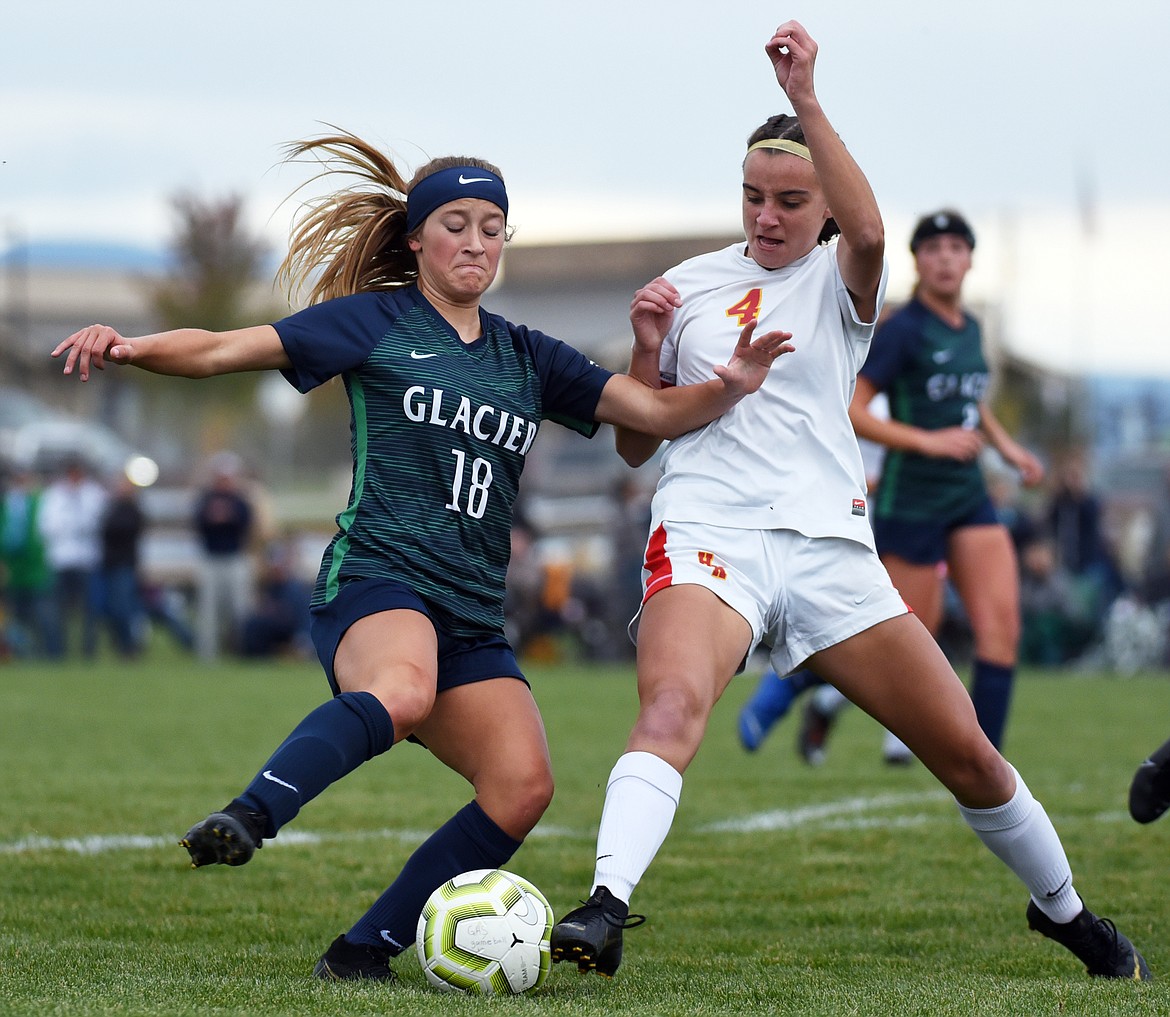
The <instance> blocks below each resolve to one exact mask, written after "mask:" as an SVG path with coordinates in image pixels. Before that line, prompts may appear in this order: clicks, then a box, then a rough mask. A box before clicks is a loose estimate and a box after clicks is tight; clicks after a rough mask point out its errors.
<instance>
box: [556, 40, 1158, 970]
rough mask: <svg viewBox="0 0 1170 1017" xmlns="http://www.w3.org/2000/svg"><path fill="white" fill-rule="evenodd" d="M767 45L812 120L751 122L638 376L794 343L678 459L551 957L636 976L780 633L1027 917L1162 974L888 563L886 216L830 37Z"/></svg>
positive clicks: (648, 298)
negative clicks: (749, 684) (874, 415)
mask: <svg viewBox="0 0 1170 1017" xmlns="http://www.w3.org/2000/svg"><path fill="white" fill-rule="evenodd" d="M764 48H765V52H766V53H767V56H768V58H769V60H770V62H771V67H772V70H773V71H774V73H775V77H776V81H777V83H778V84H779V85H780V87H781V88H782V89H783V90H784V93H785V95H786V96H787V97H788V100H789V102H791V103H792V107H793V110H794V112H795V116H789V115H787V114H779V115H777V116H774V117H771V118H769V119H768V120H767V121H766V122H765V123H763V124H761V125H760V126H759V127H757V128H756V130H755V131H753V132H752V134H751V135H750V136H749V137H748V143H747V147H746V151H745V152H744V153H743V155H742V159H743V162H742V173H743V190H742V206H741V207H742V216H743V228H744V237H745V239H744V240H742V241H739V242H738V243H735V244H732V245H731V246H729V247H726V248H724V249H723V250H719V251H713V252H711V253H709V254H704V255H700V256H699V257H697V258H692V259H690V260H689V261H686V262H684V263H683V264H681V265H678V266H676V267H674V268H672V269H670V270H669V271H668V272H667V273H666V274H665V276H663V277H661V278H659V279H656V280H654V281H652V282H651V283H649V284H648V285H647V286H645V287H643V288H642V289H641V290H639V291H638V294H637V295H636V299H635V304H634V306H635V307H636V308H641V307H645V308H648V309H649V308H657V313H656V314H652V313H641V314H639V316H638V319H637V320H633V321H632V324H633V326H634V335H635V345H634V351H633V358H632V361H631V372H633V373H635V374H637V375H638V376H639V377H642V378H643V379H645V380H646V381H647V383H657V384H660V385H662V386H664V387H671V386H677V387H681V388H686V387H688V386H689V385H692V384H699V383H701V382H702V381H703V379H704V378H705V376H706V373H707V371H709V369H710V365H712V364H715V363H719V362H720V361H721V359H722V357H723V356H724V355H725V354H726V352H727V350H728V349H729V348H730V346H731V345H732V344H733V343H734V341H735V336H736V334H737V331H738V329H739V328H740V327H741V326H742V325H743V323H744V322H745V321H748V320H758V321H759V322H760V327H761V328H769V327H775V323H776V322H779V321H783V322H784V323H785V326H784V327H785V328H786V329H790V330H791V332H792V333H793V336H794V345H795V346H796V350H795V352H793V353H792V354H790V355H789V356H786V357H785V358H784V359H783V361H781V363H780V364H779V365H778V366H777V368H776V369H775V370H774V371H773V372H771V373H770V374H769V375H768V377H767V378H766V379H765V380H764V383H763V384H762V386H761V388H760V391H759V392H757V393H756V394H755V395H753V396H752V398H751V399H749V400H744V401H743V402H741V403H740V404H739V405H738V406H736V407H735V408H734V409H732V410H730V411H729V412H728V413H726V414H724V415H723V416H721V417H719V418H718V419H716V420H713V421H712V422H711V423H710V424H708V425H706V426H705V427H703V428H700V429H699V430H697V431H695V432H692V433H691V434H688V435H684V436H683V437H682V438H679V439H677V440H675V441H672V443H671V445H670V447H669V448H668V449H667V450H666V452H665V454H664V455H663V458H662V477H661V479H660V480H659V483H658V488H657V491H656V492H655V495H654V501H653V503H652V506H651V515H652V519H651V523H650V527H651V528H650V537H649V540H648V542H647V547H646V557H645V562H644V566H643V570H642V576H643V596H642V604H641V608H640V611H639V613H638V616H637V618H636V619H635V623H636V627H637V670H638V716H637V718H636V720H635V721H634V724H633V727H632V729H631V731H630V734H629V738H628V739H627V742H626V748H625V752H624V753H623V754H622V755H621V756H620V757H619V759H618V760H617V762H616V763H615V764H614V767H613V769H612V770H611V771H610V773H609V778H608V780H607V782H606V788H605V801H604V804H603V805H602V809H601V821H600V826H599V830H598V835H597V845H596V852H595V854H594V870H593V882H592V889H591V890H590V893H589V898H588V899H587V900H586V901H585V902H584V903H583V904H582V905H581V906H580V907H578V908H574V909H573V910H572V911H570V912H569V913H568V914H566V915H564V916H563V917H562V918H561V919H560V921H559V922H557V923H556V925H555V926H554V927H553V931H552V935H551V937H550V952H551V955H552V959H553V960H554V961H568V962H570V963H575V964H576V966H577V969H578V970H579V971H582V972H588V971H597V972H598V973H600V974H603V975H613V974H614V973H615V972H616V971H617V969H618V966H619V965H620V963H621V959H622V950H623V929H625V928H629V927H631V926H632V925H636V924H639V919H640V918H641V916H634V915H631V914H630V910H629V909H630V900H631V896H632V894H633V892H634V890H635V889H636V887H637V886H638V884H639V882H640V881H641V879H642V877H643V875H644V874H645V873H646V871H647V869H648V868H649V866H650V864H651V862H652V861H653V859H654V857H655V855H656V854H657V853H658V851H659V849H660V848H661V847H662V846H663V844H664V843H665V840H666V837H667V835H668V833H669V831H670V827H671V825H672V823H673V822H674V816H675V812H676V810H677V809H678V808H679V805H680V801H681V796H682V788H683V773H684V771H685V770H686V769H687V767H688V766H689V765H690V763H691V761H692V760H693V759H694V757H695V754H696V753H697V752H698V750H699V747H700V745H701V743H702V740H703V736H704V734H705V732H706V730H707V726H708V723H709V720H710V717H711V711H712V710H713V709H714V706H715V703H716V702H718V700H719V697H720V696H721V695H722V694H723V692H724V691H725V690H726V688H727V686H728V685H729V684H730V682H731V680H732V678H733V677H734V676H735V674H736V673H737V672H738V671H740V670H741V669H742V668H743V666H744V664H745V662H746V660H747V659H748V658H749V657H750V655H751V653H752V651H753V650H754V649H755V648H756V647H757V646H759V645H761V644H763V645H767V646H768V647H769V648H770V658H771V661H772V665H773V667H775V668H776V670H777V672H778V673H780V674H787V673H789V672H791V671H793V670H795V669H796V668H798V667H800V666H803V665H805V664H807V666H809V667H810V668H812V669H813V670H814V671H816V672H817V673H819V674H821V675H822V676H824V677H825V678H826V679H827V680H829V681H831V682H832V683H833V684H834V685H835V686H837V687H838V688H839V689H840V690H841V691H842V692H843V693H845V694H846V695H847V696H848V697H849V698H850V699H852V700H853V701H854V702H856V703H857V704H858V705H859V706H861V707H862V708H863V709H865V710H866V712H868V713H869V714H870V715H871V716H873V717H874V718H875V719H877V720H878V721H879V722H881V723H882V724H883V725H885V726H886V727H888V728H890V729H891V730H893V731H894V733H895V734H897V735H899V737H901V738H902V739H903V740H904V741H905V742H906V743H907V745H909V746H910V748H911V749H912V750H913V751H914V753H915V755H916V756H918V758H919V759H921V760H922V762H923V763H924V764H925V765H926V766H927V767H928V768H929V769H930V771H931V772H932V773H933V774H934V775H935V776H936V777H937V778H938V779H939V781H940V782H941V783H942V784H943V785H944V786H945V787H946V788H947V790H948V791H949V792H950V793H951V794H952V795H953V797H954V799H955V801H956V804H957V805H958V809H959V813H960V815H961V816H962V818H963V819H964V820H965V821H966V823H967V824H968V825H969V826H970V827H971V829H972V830H973V831H974V832H975V833H976V835H977V836H978V837H979V839H980V840H981V841H982V842H983V843H984V845H985V846H986V847H987V848H988V849H989V850H990V851H991V852H992V853H993V854H994V855H995V856H996V857H997V858H999V859H1000V860H1001V861H1002V862H1003V863H1004V864H1005V865H1006V866H1007V867H1008V868H1009V869H1010V870H1011V871H1012V873H1013V874H1014V875H1015V876H1016V877H1017V878H1018V879H1019V880H1020V881H1021V882H1022V883H1023V885H1024V886H1025V887H1026V888H1027V890H1028V894H1029V899H1028V903H1027V905H1026V910H1025V916H1026V920H1027V922H1028V925H1029V927H1030V928H1032V929H1034V930H1037V931H1039V932H1041V933H1043V934H1044V935H1045V936H1047V937H1049V938H1050V939H1053V940H1055V941H1056V942H1057V943H1059V944H1061V945H1062V946H1064V947H1066V948H1067V949H1069V950H1070V951H1072V953H1073V954H1074V955H1075V956H1077V957H1078V958H1079V959H1080V960H1081V961H1082V962H1083V963H1084V964H1085V967H1086V970H1087V971H1088V973H1089V974H1090V975H1094V976H1099V977H1107V978H1129V979H1135V980H1144V979H1146V978H1148V977H1149V969H1148V968H1147V966H1146V964H1145V961H1144V960H1143V959H1142V957H1141V954H1139V953H1138V952H1137V950H1136V949H1134V946H1133V944H1132V943H1131V942H1130V941H1129V940H1128V939H1127V938H1126V937H1125V936H1124V935H1122V934H1121V933H1120V932H1118V931H1117V929H1116V927H1115V926H1114V925H1113V923H1112V922H1111V921H1110V920H1109V919H1104V918H1098V917H1097V916H1096V915H1095V914H1093V913H1092V912H1091V911H1090V910H1089V909H1088V908H1087V907H1085V905H1084V902H1083V901H1082V900H1081V897H1080V895H1079V893H1078V892H1077V889H1076V887H1075V886H1074V882H1073V874H1072V869H1071V868H1070V866H1069V862H1068V859H1067V857H1066V855H1065V852H1064V847H1063V846H1062V844H1061V842H1060V838H1059V836H1058V835H1057V833H1056V830H1055V829H1054V828H1053V826H1052V822H1051V820H1050V819H1049V818H1048V814H1047V813H1046V811H1045V810H1044V807H1043V806H1042V805H1041V803H1040V802H1038V801H1037V800H1036V799H1035V798H1034V797H1033V796H1032V793H1031V791H1030V790H1029V789H1028V786H1027V784H1026V783H1025V782H1024V780H1023V778H1022V777H1021V775H1020V774H1019V773H1018V772H1017V771H1016V769H1015V768H1014V767H1013V766H1012V765H1011V764H1010V763H1008V762H1007V760H1005V759H1004V758H1003V756H1002V755H1000V753H999V752H998V751H997V750H996V748H995V746H994V745H992V743H991V742H990V741H989V740H988V738H987V735H986V734H985V733H984V732H983V730H982V729H981V727H980V725H979V723H978V720H977V718H976V715H975V710H974V708H973V707H972V705H971V699H970V697H969V696H968V694H967V690H966V689H965V688H964V687H963V684H962V682H961V681H960V680H959V678H958V676H957V675H956V674H955V672H954V670H953V669H952V668H951V666H950V665H949V663H948V662H947V659H946V657H945V656H944V655H943V653H942V651H941V650H940V649H939V647H938V644H937V643H936V642H935V640H934V639H933V638H932V637H931V635H930V633H929V632H928V631H927V629H926V628H925V626H923V624H922V622H921V621H920V620H919V619H918V618H917V617H915V615H914V614H912V613H911V612H909V611H908V610H907V607H906V605H905V603H904V602H903V600H902V598H901V597H900V596H899V594H898V592H897V590H896V589H895V588H894V586H893V584H892V583H891V582H890V577H889V575H888V573H887V572H886V570H885V568H883V566H882V563H881V561H880V560H879V558H878V555H877V551H876V549H875V547H874V543H873V531H872V529H871V527H870V524H869V519H868V510H869V502H868V498H867V493H866V478H865V469H864V463H863V461H862V458H861V452H860V449H859V448H858V444H857V438H856V436H855V434H854V430H853V426H852V425H851V423H850V418H849V401H850V397H851V395H852V393H853V389H854V386H855V379H856V375H857V370H858V368H859V366H860V365H861V363H862V362H863V361H864V360H865V356H866V353H867V352H868V348H869V345H870V341H871V338H872V335H873V331H874V327H875V324H876V321H877V317H878V314H879V312H880V309H881V306H882V302H883V299H884V295H885V285H886V263H885V228H884V226H883V224H882V218H881V212H880V210H879V209H878V206H877V202H876V200H875V198H874V195H873V191H872V190H871V188H870V186H869V183H868V181H867V180H866V178H865V175H864V174H863V172H862V170H861V168H860V167H859V166H858V164H857V163H856V161H855V160H854V158H853V157H852V155H851V154H850V153H849V151H848V149H847V148H846V147H845V145H844V144H843V143H842V141H841V139H840V137H839V136H838V134H837V132H836V130H835V129H834V127H833V125H832V124H831V123H830V121H829V119H828V117H827V115H826V113H825V111H824V109H823V107H822V106H821V104H820V101H819V99H818V97H817V95H816V92H815V89H814V87H813V65H814V62H815V59H816V55H817V45H816V43H815V42H814V40H813V39H812V38H811V37H810V36H809V34H808V32H807V31H806V30H805V29H804V27H803V26H802V25H800V24H799V23H798V22H795V21H788V22H786V23H784V24H783V25H781V26H780V27H779V28H777V29H776V31H775V32H774V33H773V34H772V35H771V37H770V38H769V39H768V41H767V42H766V43H765V47H764ZM617 437H618V448H619V450H620V451H621V452H622V454H623V457H624V458H625V459H626V461H627V462H629V463H630V464H631V465H634V464H636V463H638V462H644V461H645V460H646V459H648V458H649V457H650V456H651V455H653V454H654V452H655V450H656V449H657V447H658V445H659V444H660V442H659V441H658V440H657V439H654V438H650V437H647V436H646V435H640V434H637V433H635V432H633V431H631V429H628V428H622V427H619V428H618V429H617ZM777 871H778V872H782V871H783V866H782V865H780V866H778V870H777ZM751 878H752V879H753V880H754V881H755V882H756V883H759V882H760V878H759V873H758V872H753V873H751ZM663 928H664V929H667V928H668V927H667V926H665V925H664V926H663Z"/></svg>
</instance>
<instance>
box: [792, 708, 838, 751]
mask: <svg viewBox="0 0 1170 1017" xmlns="http://www.w3.org/2000/svg"><path fill="white" fill-rule="evenodd" d="M834 720H836V717H834V716H833V715H832V714H830V713H825V712H823V711H822V710H819V709H817V704H816V703H815V702H813V701H811V700H810V701H809V702H808V703H806V704H805V707H804V712H803V713H802V714H801V715H800V730H799V731H798V732H797V734H796V751H797V753H798V754H799V755H800V758H801V759H803V760H804V761H805V762H806V763H808V765H809V766H820V765H821V763H823V762H824V761H825V754H826V748H825V746H826V742H828V739H829V731H830V730H831V729H832V727H833V721H834Z"/></svg>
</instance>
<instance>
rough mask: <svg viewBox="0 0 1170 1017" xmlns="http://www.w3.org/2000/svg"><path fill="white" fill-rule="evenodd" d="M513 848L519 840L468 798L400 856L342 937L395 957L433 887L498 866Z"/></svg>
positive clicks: (412, 937) (411, 937) (409, 938)
mask: <svg viewBox="0 0 1170 1017" xmlns="http://www.w3.org/2000/svg"><path fill="white" fill-rule="evenodd" d="M519 846H520V841H518V840H515V839H513V838H512V837H509V836H508V834H506V833H505V832H504V831H503V830H501V829H500V828H499V827H498V826H496V824H495V823H494V822H493V821H492V819H491V817H490V816H488V814H487V813H486V812H484V811H483V809H482V808H480V806H479V803H478V802H469V803H468V804H467V805H465V806H463V808H462V809H460V810H459V811H458V812H456V813H455V815H453V816H452V817H451V818H450V819H448V820H447V822H446V823H444V824H443V825H442V826H440V827H439V829H437V830H436V831H435V832H434V833H433V834H431V836H430V837H428V838H427V840H426V841H424V842H423V844H422V845H421V846H420V847H419V848H418V849H417V850H416V851H415V852H414V854H412V855H411V856H410V857H409V858H408V859H407V860H406V864H405V865H404V866H403V867H402V871H401V872H400V873H399V874H398V878H397V879H395V880H394V882H393V883H391V884H390V886H389V887H388V888H387V889H386V890H385V892H383V894H382V896H381V897H379V898H378V899H377V900H376V901H375V902H374V904H373V906H372V907H371V908H370V910H369V911H367V912H366V913H365V914H364V915H362V917H361V918H359V919H358V920H357V922H355V923H354V926H353V928H352V929H350V930H349V932H347V933H346V934H345V938H346V939H348V940H349V941H350V942H351V943H369V944H371V945H375V944H376V945H378V946H381V947H387V946H388V947H389V948H390V950H391V952H392V953H393V954H394V955H395V956H396V955H398V954H399V953H401V952H402V951H403V950H405V949H406V948H407V947H408V946H410V945H411V944H412V943H413V942H414V940H415V934H416V932H417V930H418V916H419V915H421V914H422V909H423V905H424V904H425V903H426V902H427V898H428V897H429V896H430V895H431V894H432V893H433V892H434V891H435V889H436V888H437V887H440V886H442V885H443V884H444V883H445V882H447V880H448V879H451V878H452V877H454V876H458V875H459V874H460V873H461V872H468V871H470V870H471V869H498V868H499V867H500V866H501V865H503V864H504V863H505V862H506V861H507V860H508V859H509V858H511V857H512V855H514V854H515V853H516V849H517V848H518V847H519Z"/></svg>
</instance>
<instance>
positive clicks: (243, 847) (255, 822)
mask: <svg viewBox="0 0 1170 1017" xmlns="http://www.w3.org/2000/svg"><path fill="white" fill-rule="evenodd" d="M266 822H267V818H266V817H265V816H264V815H263V813H260V812H249V811H246V810H242V809H238V810H237V809H233V810H232V811H230V812H226V811H225V812H213V813H212V814H211V815H210V816H208V817H207V818H206V819H204V820H203V821H202V822H199V823H196V824H195V825H194V826H193V827H191V829H190V830H188V831H187V834H186V836H184V837H183V839H182V840H181V841H179V843H180V844H181V845H182V846H183V847H185V848H186V849H187V851H188V853H189V854H190V855H191V868H193V869H198V868H199V867H200V866H203V865H243V864H244V863H245V862H247V861H248V860H249V859H250V858H251V857H252V855H254V854H255V853H256V852H257V851H258V850H259V849H260V848H261V847H263V846H264V845H263V842H262V841H261V839H260V837H261V831H262V830H263V829H264V824H265V823H266Z"/></svg>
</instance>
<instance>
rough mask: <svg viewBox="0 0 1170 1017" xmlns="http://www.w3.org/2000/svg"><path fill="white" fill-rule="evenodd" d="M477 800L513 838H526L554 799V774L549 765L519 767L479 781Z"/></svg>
mask: <svg viewBox="0 0 1170 1017" xmlns="http://www.w3.org/2000/svg"><path fill="white" fill-rule="evenodd" d="M475 790H476V799H477V801H478V802H479V804H480V806H481V807H482V808H483V810H484V812H486V813H487V814H488V815H489V816H490V817H491V818H492V821H493V822H494V823H495V824H496V825H497V826H498V827H500V829H502V830H503V831H504V832H505V833H507V834H508V836H510V837H514V838H515V839H516V840H523V839H524V838H525V837H526V836H527V835H528V833H529V832H530V831H531V830H532V828H533V827H534V826H536V824H537V823H538V822H539V821H540V817H541V816H543V815H544V813H545V810H546V809H548V807H549V804H550V803H551V802H552V799H553V791H554V785H553V775H552V771H551V770H550V769H549V768H548V766H547V765H541V764H539V763H534V764H533V765H531V766H526V767H518V768H515V769H512V770H509V772H508V773H506V774H504V775H503V776H500V777H496V778H485V779H482V780H480V781H477V782H476V789H475Z"/></svg>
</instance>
